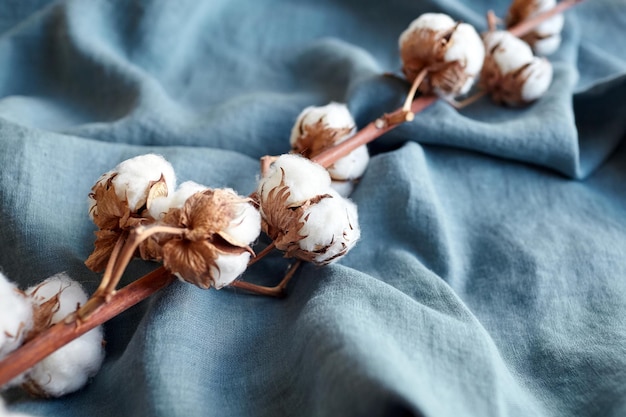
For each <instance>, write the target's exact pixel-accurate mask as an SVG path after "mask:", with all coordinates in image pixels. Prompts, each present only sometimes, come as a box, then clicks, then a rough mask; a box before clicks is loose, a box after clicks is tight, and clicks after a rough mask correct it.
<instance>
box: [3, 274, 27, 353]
mask: <svg viewBox="0 0 626 417" xmlns="http://www.w3.org/2000/svg"><path fill="white" fill-rule="evenodd" d="M32 327H33V307H32V303H31V302H30V300H29V299H28V298H26V297H25V296H24V294H23V293H22V292H20V291H19V290H18V288H17V286H16V285H15V284H13V283H12V282H10V281H9V280H8V279H7V277H6V276H4V275H3V274H2V273H1V272H0V358H3V357H4V356H6V355H7V354H9V353H10V352H12V351H14V350H15V349H17V348H18V347H19V346H20V345H21V344H22V341H23V340H24V335H25V333H27V332H28V331H29V330H30V329H31V328H32Z"/></svg>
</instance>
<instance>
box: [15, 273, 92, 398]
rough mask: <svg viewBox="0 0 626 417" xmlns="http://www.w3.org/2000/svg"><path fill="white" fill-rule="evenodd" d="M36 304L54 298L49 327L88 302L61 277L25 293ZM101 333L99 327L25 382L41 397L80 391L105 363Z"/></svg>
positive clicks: (77, 286) (73, 284)
mask: <svg viewBox="0 0 626 417" xmlns="http://www.w3.org/2000/svg"><path fill="white" fill-rule="evenodd" d="M27 293H28V294H30V296H31V297H32V299H33V300H34V302H35V303H37V304H42V303H44V302H46V301H47V300H49V299H51V298H52V297H55V296H57V294H58V302H59V308H58V310H57V311H56V312H55V313H54V314H53V316H52V320H51V324H55V323H57V322H59V321H61V320H63V319H64V318H65V317H66V316H67V315H68V314H70V313H72V312H74V311H76V309H77V308H78V306H79V305H83V304H84V303H85V302H86V301H87V294H86V293H85V291H84V290H83V288H82V286H81V285H80V284H79V283H78V282H77V281H74V280H72V279H71V278H70V277H69V276H67V275H66V274H64V273H61V274H57V275H54V276H52V277H50V278H48V279H46V280H45V281H44V282H43V283H41V284H40V285H37V286H35V287H32V288H30V289H29V290H28V291H27ZM102 340H103V333H102V327H101V326H99V327H97V328H95V329H93V330H91V331H89V332H87V333H85V334H84V335H82V336H80V337H79V338H77V339H75V340H73V341H72V342H70V343H69V344H67V345H65V346H64V347H62V348H61V349H59V350H57V351H55V352H54V353H53V354H51V355H50V356H48V357H47V358H45V359H43V360H42V361H41V362H39V363H38V364H36V365H35V366H34V367H33V368H32V369H31V370H30V371H29V373H28V375H27V378H28V379H29V382H30V383H31V384H33V385H34V386H35V387H36V388H37V391H38V392H39V393H40V394H42V395H47V396H53V397H59V396H62V395H65V394H68V393H70V392H74V391H76V390H78V389H80V388H81V387H82V386H83V385H85V383H86V382H87V380H88V379H89V378H90V377H92V376H93V375H95V374H96V372H98V370H99V369H100V366H101V365H102V361H103V360H104V349H103V346H102Z"/></svg>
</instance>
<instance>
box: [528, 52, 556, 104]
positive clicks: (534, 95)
mask: <svg viewBox="0 0 626 417" xmlns="http://www.w3.org/2000/svg"><path fill="white" fill-rule="evenodd" d="M552 72H553V71H552V64H551V63H550V61H548V60H547V59H545V58H540V57H534V58H533V60H532V62H531V63H530V65H528V66H527V67H526V68H524V71H523V73H522V74H523V75H522V77H523V78H525V79H526V81H525V82H524V86H523V87H522V99H523V100H524V101H527V102H530V101H534V100H537V99H538V98H540V97H541V96H543V95H544V93H545V92H546V91H547V90H548V88H549V87H550V84H551V83H552Z"/></svg>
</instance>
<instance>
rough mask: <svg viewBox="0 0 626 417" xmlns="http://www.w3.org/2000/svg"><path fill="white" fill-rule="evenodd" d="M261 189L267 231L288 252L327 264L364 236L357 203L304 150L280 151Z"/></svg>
mask: <svg viewBox="0 0 626 417" xmlns="http://www.w3.org/2000/svg"><path fill="white" fill-rule="evenodd" d="M257 194H258V198H259V204H260V211H261V216H262V218H263V222H262V227H263V231H264V232H265V233H267V234H268V236H270V237H271V238H272V240H273V241H274V243H275V245H276V247H277V248H278V249H280V250H282V251H284V252H285V256H287V257H294V258H297V259H301V260H305V261H308V262H313V263H315V264H317V265H326V264H329V263H331V262H333V261H336V260H337V259H339V258H341V257H342V256H344V255H345V254H346V253H348V251H349V250H350V249H351V248H352V247H353V246H354V244H355V243H356V242H357V240H358V239H359V237H360V234H361V232H360V228H359V224H358V216H357V209H356V205H355V204H354V203H353V202H352V201H350V200H349V199H347V198H345V197H342V196H341V195H340V194H339V193H338V192H337V191H335V190H334V189H333V188H332V187H331V178H330V175H329V174H328V171H326V169H324V168H323V167H322V166H321V165H318V164H316V163H314V162H311V161H309V160H308V159H306V158H304V157H302V156H299V155H295V154H286V155H281V156H279V157H278V158H277V159H276V160H275V161H274V162H273V163H272V164H271V166H270V167H269V169H268V170H267V172H264V173H262V177H261V179H260V181H259V185H258V188H257Z"/></svg>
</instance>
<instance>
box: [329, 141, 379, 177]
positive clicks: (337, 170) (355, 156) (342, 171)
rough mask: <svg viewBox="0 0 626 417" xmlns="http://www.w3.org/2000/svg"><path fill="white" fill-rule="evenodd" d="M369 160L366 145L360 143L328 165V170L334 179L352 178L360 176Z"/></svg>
mask: <svg viewBox="0 0 626 417" xmlns="http://www.w3.org/2000/svg"><path fill="white" fill-rule="evenodd" d="M369 161H370V155H369V152H368V150H367V146H365V145H362V146H359V147H358V148H356V149H355V150H353V151H352V152H350V153H349V154H348V155H346V156H344V157H343V158H341V159H339V160H338V161H337V162H335V163H334V164H332V165H331V166H330V167H328V172H329V173H330V176H331V178H332V179H335V180H353V179H357V178H360V177H361V176H362V175H363V173H364V172H365V170H366V169H367V165H368V164H369Z"/></svg>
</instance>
